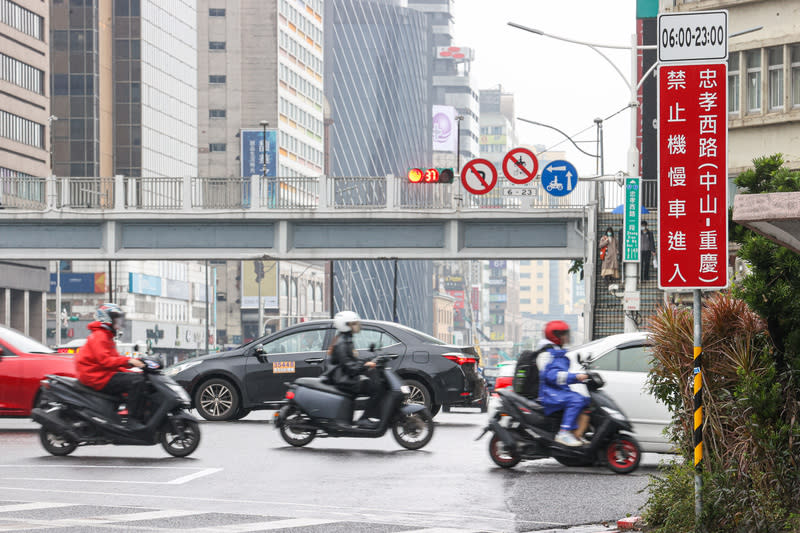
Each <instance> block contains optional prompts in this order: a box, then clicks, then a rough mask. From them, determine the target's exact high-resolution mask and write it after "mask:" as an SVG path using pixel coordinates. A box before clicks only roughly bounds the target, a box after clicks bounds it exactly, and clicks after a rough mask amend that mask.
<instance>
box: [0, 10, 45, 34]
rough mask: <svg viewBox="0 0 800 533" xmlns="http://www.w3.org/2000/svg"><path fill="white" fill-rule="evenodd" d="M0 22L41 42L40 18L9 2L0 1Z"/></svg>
mask: <svg viewBox="0 0 800 533" xmlns="http://www.w3.org/2000/svg"><path fill="white" fill-rule="evenodd" d="M0 22H2V23H3V24H6V25H8V26H11V27H12V28H14V29H16V30H19V31H21V32H22V33H24V34H26V35H30V36H31V37H33V38H34V39H39V40H40V41H41V40H42V25H43V24H42V23H43V21H42V17H40V16H39V15H37V14H36V13H34V12H33V11H28V10H27V9H25V8H24V7H21V6H18V5H17V4H15V3H14V2H11V1H10V0H0Z"/></svg>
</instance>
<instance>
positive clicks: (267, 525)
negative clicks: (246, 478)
mask: <svg viewBox="0 0 800 533" xmlns="http://www.w3.org/2000/svg"><path fill="white" fill-rule="evenodd" d="M338 522H341V520H324V519H321V518H288V519H286V520H272V521H270V522H251V523H249V524H230V525H227V526H214V527H210V528H203V529H196V530H195V531H219V532H224V533H247V532H248V531H268V530H270V529H285V528H286V529H288V528H290V527H309V526H320V525H323V524H335V523H338Z"/></svg>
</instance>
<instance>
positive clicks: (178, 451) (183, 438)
mask: <svg viewBox="0 0 800 533" xmlns="http://www.w3.org/2000/svg"><path fill="white" fill-rule="evenodd" d="M174 423H175V426H176V427H175V428H170V429H169V430H168V431H164V432H162V433H161V446H163V447H164V449H165V450H166V451H167V453H168V454H170V455H172V456H173V457H186V456H188V455H190V454H191V453H192V452H194V451H195V450H196V449H197V446H199V445H200V424H198V423H197V422H196V421H194V420H175V421H174Z"/></svg>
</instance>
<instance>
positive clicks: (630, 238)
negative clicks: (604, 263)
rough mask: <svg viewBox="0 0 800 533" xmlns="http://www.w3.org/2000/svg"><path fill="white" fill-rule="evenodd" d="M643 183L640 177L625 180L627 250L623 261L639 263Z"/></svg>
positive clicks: (624, 252) (624, 251) (625, 249)
mask: <svg viewBox="0 0 800 533" xmlns="http://www.w3.org/2000/svg"><path fill="white" fill-rule="evenodd" d="M641 182H642V180H641V179H640V178H639V177H635V178H625V222H624V227H625V248H624V250H623V261H627V262H629V263H638V262H639V237H640V229H639V218H640V217H641V215H640V213H641V212H642V208H641V204H642V203H641V193H640V189H641Z"/></svg>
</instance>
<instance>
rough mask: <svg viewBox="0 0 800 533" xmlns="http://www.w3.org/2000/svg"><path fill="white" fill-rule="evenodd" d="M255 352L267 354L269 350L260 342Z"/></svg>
mask: <svg viewBox="0 0 800 533" xmlns="http://www.w3.org/2000/svg"><path fill="white" fill-rule="evenodd" d="M254 353H255V354H256V355H267V350H265V349H264V345H263V344H259V345H258V346H256V349H255V351H254Z"/></svg>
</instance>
